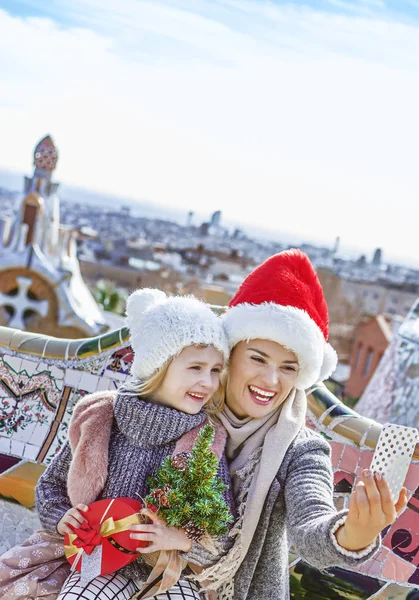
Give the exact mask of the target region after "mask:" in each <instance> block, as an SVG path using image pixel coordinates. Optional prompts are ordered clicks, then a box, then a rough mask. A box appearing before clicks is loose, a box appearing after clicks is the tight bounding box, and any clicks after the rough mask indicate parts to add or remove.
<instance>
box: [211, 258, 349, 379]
mask: <svg viewBox="0 0 419 600" xmlns="http://www.w3.org/2000/svg"><path fill="white" fill-rule="evenodd" d="M222 318H223V323H224V327H225V330H226V333H227V338H228V342H229V345H230V348H234V346H235V345H236V344H237V343H238V342H240V341H243V340H246V341H249V340H252V339H253V340H254V339H266V340H272V341H274V342H277V343H278V344H281V345H282V346H285V347H286V348H288V349H289V350H291V351H292V352H294V354H295V355H296V356H297V359H298V363H299V374H298V378H297V382H296V387H297V388H298V389H307V388H309V387H310V386H312V385H313V384H315V383H317V382H319V381H323V380H324V379H327V378H328V377H330V375H331V374H332V373H333V371H334V370H335V368H336V364H337V354H336V352H335V350H334V349H333V348H332V346H331V345H330V344H328V342H327V340H328V337H329V313H328V309H327V304H326V300H325V298H324V294H323V289H322V287H321V284H320V281H319V278H318V276H317V273H316V271H315V270H314V267H313V265H312V264H311V262H310V259H309V258H308V256H307V255H306V254H305V253H304V252H302V251H301V250H295V249H293V250H286V251H285V252H280V253H279V254H275V255H274V256H271V257H270V258H268V259H267V260H266V261H265V262H264V263H262V264H261V265H259V266H258V267H256V269H254V271H252V272H251V273H250V274H249V275H248V276H247V277H246V279H245V280H244V281H243V283H242V284H241V286H240V287H239V289H238V290H237V292H236V294H235V296H234V297H233V299H232V300H231V301H230V304H229V309H228V310H227V312H226V313H225V314H224V315H223V317H222Z"/></svg>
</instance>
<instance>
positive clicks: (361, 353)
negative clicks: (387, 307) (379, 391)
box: [345, 315, 393, 398]
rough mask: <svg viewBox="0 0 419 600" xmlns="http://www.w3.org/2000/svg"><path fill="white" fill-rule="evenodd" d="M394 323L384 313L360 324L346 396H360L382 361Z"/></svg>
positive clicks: (346, 386) (356, 335) (354, 345)
mask: <svg viewBox="0 0 419 600" xmlns="http://www.w3.org/2000/svg"><path fill="white" fill-rule="evenodd" d="M392 335H393V333H392V325H391V323H390V322H389V321H388V320H386V319H385V318H384V316H383V315H378V316H375V317H373V318H371V319H369V320H368V321H366V322H365V323H362V324H361V325H359V327H358V329H357V331H356V334H355V341H354V344H353V350H352V356H351V372H350V376H349V379H348V380H347V382H346V385H345V396H346V397H351V398H359V397H360V396H361V395H362V393H363V391H364V390H365V388H366V387H367V385H368V383H369V381H370V379H371V378H372V376H373V375H374V372H375V370H376V368H377V366H378V363H379V362H380V360H381V358H382V356H383V354H384V352H385V350H386V349H387V346H388V345H389V344H390V341H391V338H392Z"/></svg>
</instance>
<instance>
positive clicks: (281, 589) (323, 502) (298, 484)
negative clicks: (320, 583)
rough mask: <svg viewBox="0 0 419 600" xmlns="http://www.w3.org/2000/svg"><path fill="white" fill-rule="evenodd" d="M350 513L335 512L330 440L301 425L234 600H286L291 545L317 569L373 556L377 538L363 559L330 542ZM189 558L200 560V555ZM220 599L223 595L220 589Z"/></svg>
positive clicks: (237, 577)
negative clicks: (335, 527) (340, 523)
mask: <svg viewBox="0 0 419 600" xmlns="http://www.w3.org/2000/svg"><path fill="white" fill-rule="evenodd" d="M346 512H347V511H340V512H337V511H336V509H335V507H334V504H333V473H332V468H331V462H330V446H329V444H328V443H327V442H326V440H325V439H324V438H323V437H322V436H320V435H319V434H317V433H314V432H313V431H311V430H309V429H307V428H303V429H302V430H301V432H300V433H299V434H298V436H297V437H296V439H295V440H294V442H293V443H292V444H291V445H290V447H289V449H288V451H287V452H286V454H285V457H284V460H283V462H282V465H281V467H280V469H279V471H278V473H277V476H276V478H275V479H274V481H273V483H272V485H271V488H270V490H269V493H268V496H267V498H266V501H265V503H264V507H263V510H262V513H261V517H260V520H259V525H258V528H257V530H256V533H255V535H254V537H253V540H252V542H251V545H250V548H249V551H248V553H247V555H246V557H245V558H244V560H243V562H242V564H241V565H240V568H239V570H238V571H237V573H236V575H235V578H234V590H235V591H234V600H288V599H289V597H290V590H289V569H288V550H289V546H290V544H293V545H294V546H295V548H296V552H297V553H298V554H299V555H300V556H301V557H302V558H303V559H304V560H306V561H307V562H308V563H310V564H311V565H313V566H314V567H317V568H318V569H325V568H327V567H330V566H339V567H343V568H347V569H354V568H356V567H357V565H359V564H360V563H361V562H363V561H365V560H368V559H369V558H371V557H372V556H373V555H374V553H375V552H376V551H377V549H378V547H379V545H380V541H379V540H378V539H377V541H376V544H375V547H374V549H373V550H371V552H369V554H367V555H366V556H364V557H363V558H354V557H347V556H345V555H344V554H343V553H341V552H340V551H339V550H337V549H336V547H335V546H334V544H333V543H332V537H331V529H332V527H333V525H334V524H335V523H336V522H337V521H338V520H339V519H340V518H341V517H342V516H343V515H345V514H346ZM193 550H195V548H194V549H193ZM193 550H192V552H193ZM190 560H191V561H192V562H196V563H198V564H200V560H199V557H198V555H197V554H196V555H195V556H190ZM207 564H208V563H207ZM219 598H221V600H222V599H223V593H222V591H221V590H220V594H219Z"/></svg>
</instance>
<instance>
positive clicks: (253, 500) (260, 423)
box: [196, 389, 307, 589]
mask: <svg viewBox="0 0 419 600" xmlns="http://www.w3.org/2000/svg"><path fill="white" fill-rule="evenodd" d="M306 410H307V399H306V395H305V392H304V391H301V390H296V389H293V390H291V392H290V393H289V395H288V397H287V398H286V400H285V401H284V402H283V403H282V405H281V406H280V407H278V409H276V410H275V411H273V412H272V413H270V414H269V415H267V416H266V417H263V418H262V419H251V418H247V419H238V418H237V417H236V416H235V415H234V414H233V413H232V412H231V410H230V409H228V408H226V409H224V411H223V412H222V413H221V414H220V415H218V417H219V419H220V421H221V423H222V424H223V425H224V427H225V429H226V430H227V433H228V437H227V448H226V452H227V457H228V458H229V460H230V461H231V462H230V472H231V476H232V483H233V489H234V491H235V495H236V493H237V489H238V488H239V487H240V484H241V480H240V478H239V475H238V473H239V472H240V471H243V470H244V469H245V467H246V465H248V464H250V463H251V462H252V457H254V456H255V454H257V451H258V450H259V451H260V460H258V462H257V464H256V468H255V469H254V472H253V476H252V479H251V483H250V486H249V489H248V493H247V498H246V499H245V505H244V507H242V508H244V512H243V513H242V514H241V518H240V517H239V520H240V522H241V523H240V525H241V527H240V525H239V527H240V530H239V531H237V528H235V529H236V533H238V534H239V535H238V537H237V539H236V541H235V543H234V546H233V548H232V549H231V550H230V552H229V553H228V554H227V555H226V556H225V557H224V558H223V559H221V560H220V561H219V562H218V563H217V564H216V565H214V566H213V567H209V568H208V569H204V571H203V572H202V574H201V575H200V576H198V577H196V579H197V580H199V581H201V583H202V585H203V586H204V588H205V587H206V588H207V589H217V588H218V587H219V586H220V584H222V583H225V582H226V581H228V580H229V581H231V580H232V578H233V576H234V574H235V573H236V572H237V570H238V568H239V567H240V565H241V563H242V562H243V559H244V557H245V556H246V554H247V551H248V550H249V547H250V544H251V542H252V539H253V536H254V534H255V531H256V528H257V526H258V522H259V519H260V516H261V513H262V510H263V506H264V503H265V500H266V498H267V495H268V492H269V489H270V487H271V485H272V482H273V481H274V479H275V476H276V474H277V473H278V470H279V468H280V466H281V464H282V461H283V459H284V456H285V454H286V452H287V450H288V448H289V446H290V445H291V443H292V442H293V440H294V439H295V437H296V436H297V435H298V433H299V431H300V430H301V428H302V427H303V426H304V424H305V417H306ZM240 513H241V511H240V507H239V514H240Z"/></svg>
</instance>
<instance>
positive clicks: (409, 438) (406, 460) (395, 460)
mask: <svg viewBox="0 0 419 600" xmlns="http://www.w3.org/2000/svg"><path fill="white" fill-rule="evenodd" d="M418 439H419V433H418V430H417V429H415V428H414V427H404V426H403V425H395V424H394V423H386V424H385V425H384V426H383V429H382V430H381V433H380V437H379V438H378V442H377V446H376V448H375V452H374V456H373V457H372V462H371V466H370V470H371V471H372V472H373V473H374V472H375V473H381V474H382V475H384V477H385V478H386V480H387V483H388V485H389V488H390V491H391V495H392V497H393V501H394V503H396V502H397V500H398V497H399V494H400V490H401V489H402V487H403V484H404V481H405V479H406V475H407V471H408V469H409V466H410V463H411V461H412V456H413V453H414V451H415V446H416V443H417V441H418Z"/></svg>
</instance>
